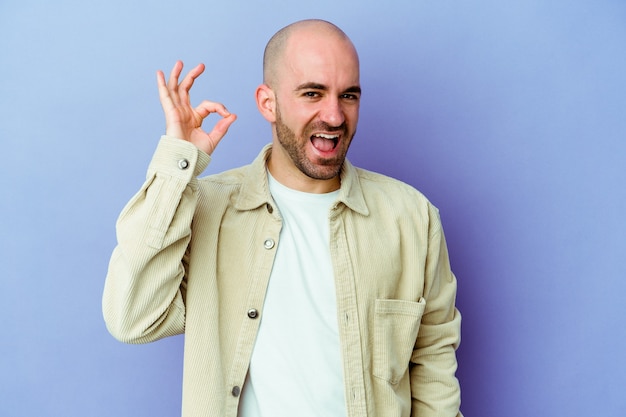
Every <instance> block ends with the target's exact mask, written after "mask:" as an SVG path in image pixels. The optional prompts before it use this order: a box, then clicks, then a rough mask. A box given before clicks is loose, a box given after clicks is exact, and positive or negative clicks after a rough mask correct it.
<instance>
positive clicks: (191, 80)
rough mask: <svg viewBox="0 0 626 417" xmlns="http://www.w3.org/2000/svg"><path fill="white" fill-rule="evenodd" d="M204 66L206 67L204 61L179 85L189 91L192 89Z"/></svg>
mask: <svg viewBox="0 0 626 417" xmlns="http://www.w3.org/2000/svg"><path fill="white" fill-rule="evenodd" d="M204 68H205V66H204V64H202V63H200V64H198V65H197V66H196V67H195V68H194V69H192V70H191V71H189V73H188V74H187V76H186V77H185V78H184V79H183V81H182V82H181V83H180V86H179V87H180V88H181V89H183V90H185V91H187V92H189V90H190V89H191V86H193V83H194V81H195V80H196V78H198V77H199V76H200V75H201V74H202V73H203V72H204Z"/></svg>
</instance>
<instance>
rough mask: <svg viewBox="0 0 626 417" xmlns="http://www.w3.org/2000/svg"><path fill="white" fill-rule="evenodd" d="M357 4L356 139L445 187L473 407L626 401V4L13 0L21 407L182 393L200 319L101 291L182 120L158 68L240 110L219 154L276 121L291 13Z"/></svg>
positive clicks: (14, 295)
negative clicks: (166, 108)
mask: <svg viewBox="0 0 626 417" xmlns="http://www.w3.org/2000/svg"><path fill="white" fill-rule="evenodd" d="M306 17H320V18H325V19H328V20H331V21H334V22H335V23H337V24H338V25H340V26H341V27H342V28H344V30H345V31H346V32H347V33H348V34H349V35H350V36H351V37H352V39H353V41H354V43H355V44H356V46H357V48H358V49H359V52H360V56H361V64H362V85H363V89H364V94H363V102H362V110H361V122H360V125H359V131H358V133H357V137H356V139H355V142H354V145H353V147H352V149H351V151H350V158H351V160H352V161H353V162H354V163H355V164H357V165H360V166H362V167H365V168H369V169H372V170H376V171H380V172H383V173H385V174H388V175H391V176H394V177H397V178H399V179H402V180H404V181H406V182H408V183H410V184H412V185H414V186H415V187H417V188H418V189H420V190H421V191H423V192H424V193H425V194H426V195H427V196H428V197H429V198H430V199H431V200H432V201H433V202H434V203H435V204H436V205H437V206H438V207H439V209H440V211H441V214H442V218H443V222H444V227H445V230H446V234H447V238H448V245H449V248H450V253H451V258H452V266H453V269H454V271H455V272H456V274H457V276H458V280H459V293H458V305H459V308H460V309H461V310H462V313H463V317H464V319H463V341H462V345H461V348H460V350H459V352H458V357H459V362H460V368H459V372H458V376H459V378H460V380H461V385H462V389H463V404H462V410H463V412H464V413H465V415H466V416H467V417H470V416H480V417H502V416H507V417H528V416H566V415H567V416H590V415H591V416H624V415H626V395H624V392H625V387H626V363H625V362H626V361H625V360H624V354H623V351H624V349H623V344H624V342H626V325H625V324H624V318H625V317H626V304H625V303H624V293H625V292H626V284H625V277H626V260H625V259H626V221H625V220H624V213H625V211H626V191H625V189H626V187H625V186H624V184H625V183H626V98H625V97H626V3H624V2H623V1H621V0H620V1H618V0H614V1H610V0H586V1H583V0H569V1H565V0H555V1H545V0H542V1H539V0H528V1H517V2H507V1H495V0H480V1H451V0H437V1H433V0H407V1H398V0H389V1H385V2H373V1H357V0H351V1H350V0H347V1H337V0H321V1H318V2H308V3H306V2H302V3H300V2H290V1H286V0H283V1H280V0H266V1H263V2H255V1H249V2H243V1H236V0H231V1H223V2H210V1H182V2H166V1H162V0H157V1H150V2H148V1H143V2H142V1H137V2H128V1H121V0H107V1H93V2H87V1H78V0H76V1H70V0H59V1H54V2H50V1H43V0H39V1H37V0H35V1H29V0H20V1H17V0H10V1H6V0H4V1H2V3H0V60H1V63H2V65H1V66H0V140H1V141H2V147H1V149H2V152H1V154H2V163H1V164H0V181H1V182H2V183H1V185H2V192H3V196H2V200H1V205H0V221H1V222H2V224H1V232H0V268H1V273H2V274H1V279H0V294H2V298H3V302H2V303H1V306H2V307H1V308H2V315H1V317H2V323H3V325H2V336H0V337H1V339H0V342H1V346H2V347H1V351H0V415H1V416H7V417H32V416H45V417H56V416H58V417H74V416H76V417H78V416H80V417H84V416H93V417H98V416H113V415H114V416H174V415H178V414H179V410H180V389H181V364H182V342H183V339H182V337H176V338H172V339H169V340H164V341H160V342H158V343H155V344H151V345H143V346H128V345H123V344H121V343H118V342H116V341H115V340H114V339H112V338H111V337H110V336H109V335H108V333H107V332H106V329H105V327H104V323H103V321H102V314H101V309H100V297H101V293H102V287H103V281H104V276H105V274H106V268H107V263H108V258H109V255H110V252H111V250H112V248H113V246H114V243H115V235H114V223H115V219H116V217H117V215H118V213H119V211H120V210H121V208H122V207H123V205H124V204H125V203H126V201H127V200H128V199H129V198H130V197H131V196H132V194H133V193H134V192H135V191H136V190H137V189H138V187H139V186H140V185H141V183H142V181H143V178H144V175H145V170H146V167H147V164H148V161H149V159H150V157H151V155H152V152H153V150H154V147H155V144H156V142H157V140H158V138H159V136H160V134H161V133H162V132H163V131H164V125H163V120H162V114H161V110H160V107H159V103H158V97H157V92H156V86H155V76H154V73H155V71H156V70H157V69H164V70H166V71H169V69H170V68H171V66H172V65H173V63H174V61H175V60H176V59H179V58H180V59H183V60H184V61H185V62H186V63H187V64H188V66H189V67H190V66H191V65H195V64H196V63H198V62H205V63H206V64H207V67H208V68H207V72H206V74H205V76H204V77H203V78H202V79H201V80H200V81H199V82H198V83H197V84H196V86H195V91H194V93H195V94H194V95H193V96H192V98H193V99H194V100H195V101H196V102H197V101H199V100H201V99H205V98H207V99H212V100H217V101H222V102H224V103H225V104H227V106H228V107H229V109H230V110H231V111H233V112H235V113H237V114H238V115H239V120H238V121H237V123H236V125H234V126H233V127H232V129H231V131H230V133H229V135H228V137H227V138H226V139H225V140H224V142H223V143H222V144H221V145H220V147H219V148H218V150H217V151H216V153H215V154H214V162H213V163H212V165H211V166H210V167H209V168H208V169H207V173H212V172H218V171H221V170H223V169H226V168H231V167H234V166H238V165H241V164H245V163H248V162H249V161H250V160H251V159H252V158H253V157H254V156H255V155H256V154H257V152H258V150H259V149H260V147H261V146H262V145H263V144H264V143H266V142H268V141H269V139H270V133H269V127H268V126H267V124H266V122H265V121H264V120H263V119H262V118H261V116H260V115H259V114H258V112H257V110H256V107H255V104H254V100H253V91H254V88H255V87H256V85H257V84H258V83H259V82H260V80H261V68H260V66H261V54H262V50H263V47H264V45H265V43H266V41H267V39H268V38H269V37H270V36H271V34H273V33H274V32H275V31H276V30H277V29H278V28H280V27H282V26H284V25H285V24H287V23H290V22H292V21H294V20H298V19H301V18H306Z"/></svg>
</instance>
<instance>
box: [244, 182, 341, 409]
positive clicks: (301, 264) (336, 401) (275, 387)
mask: <svg viewBox="0 0 626 417" xmlns="http://www.w3.org/2000/svg"><path fill="white" fill-rule="evenodd" d="M268 177H269V185H270V192H271V194H272V196H273V197H274V200H275V201H276V204H277V205H278V209H279V210H280V214H281V216H282V218H283V228H282V230H281V232H280V241H279V244H278V247H277V252H276V258H275V261H274V266H273V268H272V273H271V275H270V281H269V287H268V290H267V295H266V298H265V304H264V307H263V311H262V314H261V323H260V328H259V333H258V336H257V339H256V344H255V346H254V351H253V353H252V359H251V362H250V369H249V373H248V378H247V380H246V383H245V384H244V388H243V392H242V398H241V402H240V406H239V417H282V416H284V417H294V416H298V417H309V416H310V417H320V416H324V417H330V416H332V417H335V416H339V417H341V416H345V415H346V405H345V394H344V384H343V371H342V369H343V368H342V362H341V353H340V346H339V334H338V329H337V323H338V321H337V303H336V296H335V280H334V276H333V269H332V265H331V259H330V249H329V220H328V215H329V212H330V207H331V205H332V204H333V203H334V202H335V200H336V198H337V194H338V191H335V192H332V193H328V194H309V193H303V192H300V191H296V190H292V189H289V188H287V187H285V186H283V185H282V184H280V183H278V182H277V181H276V180H275V179H273V178H272V177H271V175H269V173H268Z"/></svg>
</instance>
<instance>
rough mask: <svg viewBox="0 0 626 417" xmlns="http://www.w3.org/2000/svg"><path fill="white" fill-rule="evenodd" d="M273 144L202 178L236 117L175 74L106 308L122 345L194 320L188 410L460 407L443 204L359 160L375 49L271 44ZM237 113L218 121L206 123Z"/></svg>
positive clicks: (334, 43) (308, 29)
mask: <svg viewBox="0 0 626 417" xmlns="http://www.w3.org/2000/svg"><path fill="white" fill-rule="evenodd" d="M263 66H264V68H263V71H264V73H263V75H264V83H263V84H262V85H261V86H259V87H258V88H257V90H256V101H257V105H258V108H259V111H260V112H261V114H262V115H263V116H264V117H265V118H266V119H267V120H268V121H269V122H270V124H271V126H272V143H271V145H268V146H266V147H265V148H264V149H263V150H262V151H261V154H260V155H259V157H258V158H257V159H256V160H255V161H254V162H253V163H252V164H251V165H249V166H246V167H242V168H238V169H235V170H232V171H228V172H225V173H222V174H218V175H214V176H209V177H206V178H203V179H198V175H199V174H200V173H201V172H202V171H203V170H204V169H205V167H206V166H207V165H208V163H209V161H210V156H209V155H210V154H211V153H212V152H213V150H214V149H215V147H216V146H217V144H218V143H219V142H220V140H221V139H222V138H223V137H224V136H225V134H226V132H227V130H228V128H229V126H230V125H231V124H232V123H233V122H234V121H235V119H236V116H235V115H234V114H231V113H229V112H228V110H226V108H225V107H224V106H223V105H222V104H219V103H214V102H210V101H204V102H202V103H201V104H200V105H199V106H197V107H196V108H192V107H191V106H190V101H189V91H190V89H191V87H192V85H193V83H194V80H195V79H196V78H197V77H198V76H200V74H201V73H202V72H203V70H204V66H203V65H199V66H197V67H196V68H194V69H192V70H191V71H190V72H189V74H188V75H187V76H186V77H184V78H183V80H182V81H180V82H179V77H180V75H181V72H182V67H183V66H182V63H181V62H178V63H176V65H175V67H174V69H173V70H172V72H171V74H170V77H169V79H168V80H167V82H166V80H165V76H164V74H163V73H162V72H158V75H157V81H158V87H159V95H160V100H161V104H162V106H163V109H164V112H165V119H166V135H165V136H164V137H163V138H162V139H161V141H160V143H159V145H158V148H157V150H156V152H155V155H154V157H153V160H152V162H151V164H150V167H149V169H148V176H147V181H146V183H145V184H144V186H143V187H142V189H141V190H140V191H139V193H138V194H137V195H136V196H135V197H134V198H133V199H132V200H131V201H130V203H129V204H128V205H127V206H126V207H125V209H124V210H123V212H122V213H121V215H120V218H119V220H118V225H117V232H118V246H117V247H116V248H115V250H114V252H113V255H112V258H111V263H110V266H109V273H108V276H107V280H106V284H105V290H104V296H103V312H104V316H105V320H106V323H107V326H108V328H109V330H110V332H111V333H112V334H113V335H114V336H115V337H116V338H118V339H119V340H121V341H124V342H130V343H145V342H151V341H154V340H157V339H159V338H162V337H166V336H170V335H175V334H180V333H185V363H184V382H183V416H185V417H191V416H194V417H195V416H236V415H239V416H242V417H256V416H267V417H278V416H298V417H302V416H376V417H383V416H457V415H460V413H459V403H460V394H459V386H458V382H457V380H456V378H455V375H454V374H455V370H456V357H455V349H456V347H457V346H458V343H459V339H460V315H459V313H458V311H457V310H456V308H455V307H454V299H455V293H456V281H455V277H454V275H453V274H452V272H451V270H450V265H449V261H448V254H447V249H446V245H445V239H444V236H443V232H442V229H441V224H440V220H439V216H438V212H437V210H436V208H434V207H433V206H432V205H431V204H430V203H429V202H428V201H427V200H426V199H425V198H424V197H423V196H422V195H421V194H420V193H418V192H417V191H416V190H414V189H413V188H411V187H410V186H408V185H406V184H403V183H401V182H399V181H396V180H393V179H391V178H387V177H384V176H382V175H379V174H374V173H371V172H367V171H364V170H361V169H357V168H355V167H354V166H352V165H351V164H350V163H349V162H348V161H347V160H346V159H345V157H346V152H347V151H348V148H349V146H350V143H351V141H352V138H353V137H354V134H355V132H356V126H357V120H358V115H359V102H360V97H361V88H360V83H359V62H358V56H357V53H356V50H355V48H354V46H353V45H352V42H351V41H350V40H349V38H348V37H347V36H346V35H345V34H344V33H343V32H342V31H341V30H340V29H339V28H337V27H336V26H334V25H332V24H330V23H328V22H325V21H320V20H306V21H301V22H296V23H294V24H292V25H289V26H287V27H286V28H283V29H282V30H281V31H279V32H278V33H277V34H276V35H275V36H274V37H273V38H272V39H271V40H270V42H269V43H268V45H267V47H266V50H265V56H264V63H263ZM211 113H217V114H218V115H220V116H221V117H222V118H221V119H220V120H219V121H218V122H217V124H216V125H215V127H214V128H213V129H212V131H211V132H209V133H206V132H205V131H203V130H202V127H201V124H202V121H203V120H204V119H205V118H206V117H207V116H208V115H209V114H211Z"/></svg>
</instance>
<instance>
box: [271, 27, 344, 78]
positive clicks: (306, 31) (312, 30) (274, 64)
mask: <svg viewBox="0 0 626 417" xmlns="http://www.w3.org/2000/svg"><path fill="white" fill-rule="evenodd" d="M299 36H313V37H318V38H320V39H324V40H326V41H330V40H335V41H341V42H345V43H347V44H349V45H350V47H351V49H352V50H353V51H354V54H355V56H356V49H355V48H354V46H353V45H352V41H350V38H348V36H347V35H346V34H345V33H344V32H343V31H342V30H341V29H339V28H338V27H337V26H335V25H334V24H332V23H330V22H327V21H325V20H318V19H309V20H301V21H299V22H295V23H292V24H290V25H288V26H285V27H284V28H282V29H281V30H279V31H278V32H276V34H275V35H274V36H272V38H271V39H270V40H269V42H268V43H267V46H266V47H265V53H264V54H263V82H264V83H265V84H267V85H268V86H270V87H272V88H273V87H274V86H275V84H276V82H277V78H278V73H279V69H280V67H281V66H283V65H285V62H284V58H285V52H286V51H287V49H288V47H289V46H290V41H293V40H297V38H298V37H299Z"/></svg>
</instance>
